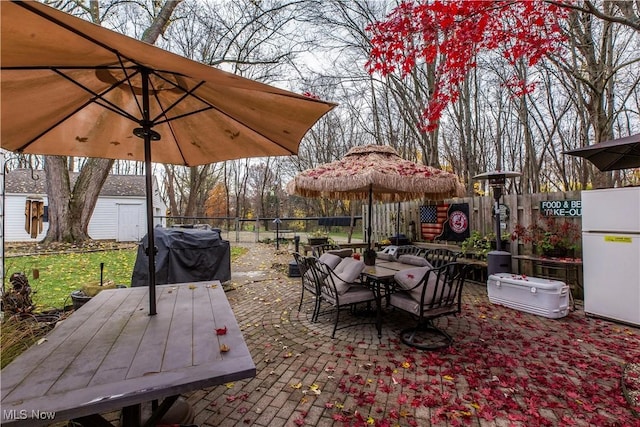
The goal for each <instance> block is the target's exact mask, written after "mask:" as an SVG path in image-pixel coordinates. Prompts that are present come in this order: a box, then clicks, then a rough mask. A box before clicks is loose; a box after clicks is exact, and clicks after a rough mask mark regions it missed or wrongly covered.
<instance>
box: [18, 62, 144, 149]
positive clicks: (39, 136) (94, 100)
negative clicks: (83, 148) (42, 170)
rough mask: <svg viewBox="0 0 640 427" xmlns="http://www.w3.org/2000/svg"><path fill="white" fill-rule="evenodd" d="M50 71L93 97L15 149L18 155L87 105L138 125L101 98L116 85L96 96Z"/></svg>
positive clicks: (81, 86)
mask: <svg viewBox="0 0 640 427" xmlns="http://www.w3.org/2000/svg"><path fill="white" fill-rule="evenodd" d="M50 69H51V70H52V71H54V72H55V73H57V74H59V75H60V76H62V77H64V78H65V79H67V80H69V81H70V82H71V83H73V84H75V85H77V86H78V87H80V88H81V89H83V90H84V91H86V92H87V93H90V94H91V95H93V98H92V99H90V100H88V101H86V102H85V103H83V104H82V105H80V106H79V107H78V108H76V109H74V110H73V111H72V112H70V113H69V114H67V115H65V116H64V117H63V118H61V119H60V120H58V121H57V122H55V123H53V124H52V125H51V126H49V127H48V128H46V129H44V130H43V131H42V132H40V133H39V134H38V135H36V136H34V137H33V138H31V139H30V140H29V141H27V142H26V143H25V144H23V145H21V146H20V147H18V148H17V150H16V151H18V152H19V153H22V152H24V150H25V149H26V148H27V147H28V146H30V145H31V144H32V143H33V142H34V141H37V140H38V139H39V138H41V137H42V136H43V135H46V134H47V133H48V132H49V131H50V130H52V129H54V128H56V127H57V126H59V125H60V124H61V123H63V122H64V121H66V120H67V119H68V118H70V117H72V116H73V115H74V114H76V113H77V112H78V111H81V110H82V109H83V108H85V107H86V106H87V105H89V104H92V103H94V104H97V105H100V106H101V107H103V108H106V109H108V110H110V111H113V112H114V113H116V114H119V115H121V116H123V117H125V118H127V119H129V120H131V121H133V122H135V123H139V122H140V121H139V120H138V119H137V118H135V117H134V116H132V115H130V114H128V113H127V112H126V111H124V110H122V109H120V108H118V107H117V106H116V105H114V104H112V103H110V102H109V101H108V100H106V99H104V98H102V96H104V95H105V94H106V93H108V92H110V91H111V90H113V89H114V88H115V87H116V85H114V86H111V87H110V88H109V89H107V90H106V91H104V92H103V93H102V94H98V93H95V92H93V91H92V90H91V89H89V88H87V87H85V86H83V85H82V84H80V83H79V82H77V81H75V80H73V79H72V78H71V77H69V76H67V75H65V74H64V73H62V72H60V71H59V70H58V69H56V68H50ZM98 100H100V101H103V102H105V103H107V104H103V103H102V102H98Z"/></svg>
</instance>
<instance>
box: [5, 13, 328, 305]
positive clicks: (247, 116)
mask: <svg viewBox="0 0 640 427" xmlns="http://www.w3.org/2000/svg"><path fill="white" fill-rule="evenodd" d="M0 19H1V22H0V29H1V36H0V40H1V58H0V63H1V69H2V73H1V77H0V79H1V82H0V83H1V88H0V90H1V96H2V104H1V107H0V108H1V110H0V111H1V120H2V127H1V129H0V136H1V140H2V148H4V149H6V150H10V151H16V152H21V153H26V154H44V155H68V156H82V157H101V158H109V159H125V160H144V161H145V171H146V187H147V226H148V236H149V241H150V242H154V239H153V224H152V222H153V221H152V219H153V207H152V175H151V162H152V161H153V162H158V163H171V164H178V165H188V166H194V165H200V164H207V163H213V162H219V161H223V160H230V159H236V158H243V157H261V156H282V155H291V154H295V153H297V151H298V146H299V143H300V140H301V139H302V137H303V136H304V135H305V133H306V132H307V131H308V130H309V129H310V128H311V126H313V124H314V123H315V122H316V121H317V120H318V119H319V118H320V117H322V115H324V114H325V113H326V112H328V111H329V110H331V109H332V108H333V107H334V104H330V103H327V102H322V101H319V100H316V99H311V98H309V97H305V96H302V95H297V94H294V93H292V92H288V91H285V90H282V89H278V88H275V87H271V86H268V85H265V84H262V83H258V82H255V81H252V80H248V79H245V78H242V77H239V76H236V75H233V74H230V73H226V72H224V71H221V70H218V69H215V68H212V67H209V66H206V65H203V64H200V63H197V62H195V61H191V60H189V59H186V58H184V57H181V56H179V55H175V54H172V53H170V52H167V51H165V50H162V49H159V48H157V47H154V46H152V45H149V44H147V43H143V42H141V41H138V40H135V39H132V38H130V37H127V36H124V35H122V34H118V33H115V32H113V31H110V30H108V29H106V28H102V27H100V26H98V25H94V24H92V23H90V22H87V21H84V20H82V19H79V18H76V17H74V16H71V15H69V14H66V13H64V12H61V11H59V10H56V9H53V8H51V7H48V6H46V5H44V4H41V3H39V2H17V1H11V2H8V1H2V2H0ZM152 145H153V147H152ZM148 252H149V254H148V255H149V287H150V292H149V296H150V314H155V290H154V286H155V267H154V265H155V263H154V254H153V252H154V251H153V250H150V251H148Z"/></svg>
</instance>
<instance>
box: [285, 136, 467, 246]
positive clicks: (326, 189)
mask: <svg viewBox="0 0 640 427" xmlns="http://www.w3.org/2000/svg"><path fill="white" fill-rule="evenodd" d="M287 191H288V192H289V193H290V194H297V195H300V196H304V197H326V198H329V199H369V226H368V231H367V241H368V242H369V243H371V212H372V211H371V208H372V202H373V200H379V201H383V202H399V201H403V200H413V199H418V198H426V199H431V200H441V199H445V198H448V197H458V196H464V193H465V190H464V187H463V186H462V184H461V183H460V180H459V179H458V177H457V176H456V175H454V174H452V173H449V172H446V171H443V170H440V169H437V168H434V167H431V166H426V165H421V164H417V163H414V162H411V161H409V160H405V159H403V158H401V157H400V156H399V155H398V153H397V151H396V150H395V149H394V148H393V147H390V146H387V145H364V146H358V147H354V148H352V149H351V150H349V152H347V154H346V155H345V156H344V157H343V158H342V159H340V160H337V161H335V162H331V163H326V164H324V165H320V166H318V167H316V168H313V169H307V170H305V171H303V172H300V173H299V174H298V175H296V177H295V178H294V179H293V180H292V181H290V182H289V183H288V184H287Z"/></svg>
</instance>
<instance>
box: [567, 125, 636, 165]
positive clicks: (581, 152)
mask: <svg viewBox="0 0 640 427" xmlns="http://www.w3.org/2000/svg"><path fill="white" fill-rule="evenodd" d="M563 154H569V155H572V156H578V157H583V158H585V159H587V160H589V161H590V162H591V163H593V164H594V165H595V166H596V167H597V168H598V169H599V170H600V171H602V172H605V171H612V170H618V169H630V168H638V167H640V133H637V134H635V135H631V136H627V137H625V138H618V139H612V140H609V141H604V142H600V143H598V144H593V145H590V146H588V147H583V148H577V149H575V150H569V151H565V152H564V153H563Z"/></svg>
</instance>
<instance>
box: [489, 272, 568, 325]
mask: <svg viewBox="0 0 640 427" xmlns="http://www.w3.org/2000/svg"><path fill="white" fill-rule="evenodd" d="M487 292H488V293H489V301H491V302H492V303H494V304H500V305H504V306H506V307H510V308H515V309H516V310H521V311H526V312H527V313H533V314H537V315H539V316H544V317H549V318H551V319H558V318H560V317H564V316H566V315H567V314H568V312H569V292H570V291H569V286H567V284H566V283H564V282H560V281H559V280H548V279H541V278H539V277H528V276H521V275H519V274H512V273H497V274H492V275H490V276H489V280H488V281H487Z"/></svg>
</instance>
